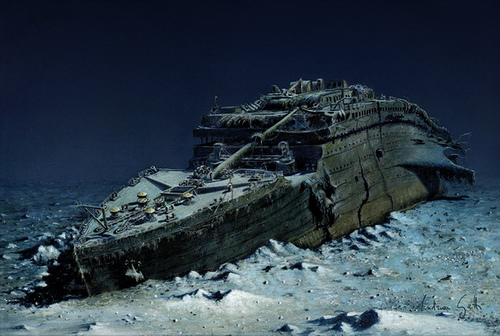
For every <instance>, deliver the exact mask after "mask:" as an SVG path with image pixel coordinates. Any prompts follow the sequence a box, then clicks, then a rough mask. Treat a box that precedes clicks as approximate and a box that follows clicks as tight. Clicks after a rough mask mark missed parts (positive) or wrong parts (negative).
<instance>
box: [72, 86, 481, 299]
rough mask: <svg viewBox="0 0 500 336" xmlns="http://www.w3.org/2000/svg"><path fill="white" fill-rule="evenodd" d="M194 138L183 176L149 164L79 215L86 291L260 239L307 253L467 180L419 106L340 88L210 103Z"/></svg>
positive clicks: (209, 265)
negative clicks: (86, 217) (86, 214)
mask: <svg viewBox="0 0 500 336" xmlns="http://www.w3.org/2000/svg"><path fill="white" fill-rule="evenodd" d="M194 135H195V136H196V137H197V138H199V139H200V143H199V144H198V145H196V146H195V147H194V155H193V158H192V159H191V161H190V167H189V169H188V170H185V171H179V170H168V169H157V168H154V167H152V168H150V169H148V170H146V171H144V172H142V173H141V174H139V176H138V177H136V178H134V179H132V180H131V181H129V185H128V186H127V187H124V188H123V189H121V190H119V191H116V192H115V193H113V194H112V195H111V196H110V197H109V198H108V199H106V200H105V201H104V202H103V203H102V204H101V205H100V207H99V208H98V209H95V207H90V206H89V207H86V209H87V211H89V212H92V211H94V212H92V216H91V217H90V218H89V220H88V221H87V222H86V223H85V224H84V225H83V227H82V229H81V237H80V240H79V242H78V243H77V244H76V245H75V257H76V259H77V261H78V264H79V267H80V271H81V274H82V277H83V279H84V281H85V283H86V285H87V289H88V292H89V294H90V295H94V294H97V293H100V292H103V291H107V290H114V289H119V288H123V287H126V286H130V285H134V284H136V283H138V282H140V281H143V280H144V279H151V278H169V277H174V276H178V275H182V274H185V273H187V272H189V271H190V270H196V271H198V272H203V271H208V270H214V269H216V268H217V267H218V266H219V265H220V264H222V263H224V262H231V261H235V260H237V259H239V258H242V257H245V256H247V255H249V254H251V253H252V252H253V251H254V250H255V249H256V248H258V247H259V246H261V245H263V244H265V243H266V242H267V241H268V240H269V239H275V240H282V241H289V242H292V243H294V244H296V245H298V246H300V247H309V248H314V247H317V246H319V245H320V244H322V243H323V242H325V241H327V240H330V239H334V238H338V237H340V236H342V235H345V234H348V233H349V232H352V231H353V230H355V229H357V228H360V227H364V226H368V225H373V224H375V223H378V222H381V221H383V220H384V219H385V217H386V216H387V214H388V213H390V212H391V211H395V210H401V209H405V208H408V207H412V206H414V205H416V204H418V203H420V202H425V201H428V200H432V199H434V198H437V197H440V196H442V195H443V194H444V192H445V190H444V187H443V182H444V181H447V180H459V181H461V180H465V181H468V182H469V183H472V181H473V178H474V174H473V172H472V171H471V170H469V169H466V168H464V167H461V166H459V165H457V164H456V162H455V159H456V156H457V155H456V154H463V152H464V151H463V149H462V148H461V147H460V145H459V144H458V143H456V142H454V141H453V140H452V139H451V136H450V135H449V133H448V132H447V130H446V129H444V128H442V127H439V126H438V125H436V124H435V122H434V121H432V119H430V118H429V116H428V115H427V113H426V112H425V111H424V110H422V109H421V108H420V107H418V106H417V105H416V104H413V103H410V102H408V101H406V100H403V99H398V98H393V97H390V98H386V97H375V94H374V92H373V90H371V89H369V88H367V87H365V86H362V85H351V86H348V85H347V83H346V82H345V81H343V80H339V81H324V80H322V79H318V80H316V81H308V80H299V81H296V82H292V83H291V85H290V88H288V89H279V88H278V87H276V86H273V90H272V92H271V93H269V94H267V95H264V96H261V97H260V98H259V99H258V100H256V101H255V102H253V103H250V104H244V105H239V106H232V107H219V106H217V105H216V106H214V107H213V108H212V110H211V111H210V113H208V114H206V115H204V116H203V117H202V123H201V125H200V126H199V127H198V128H197V129H195V130H194ZM445 150H446V151H447V155H448V156H447V155H445V154H444V153H445Z"/></svg>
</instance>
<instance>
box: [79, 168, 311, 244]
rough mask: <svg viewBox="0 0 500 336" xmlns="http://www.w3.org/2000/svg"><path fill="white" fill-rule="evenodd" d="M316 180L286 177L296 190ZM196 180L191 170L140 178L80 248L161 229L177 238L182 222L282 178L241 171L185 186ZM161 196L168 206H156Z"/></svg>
mask: <svg viewBox="0 0 500 336" xmlns="http://www.w3.org/2000/svg"><path fill="white" fill-rule="evenodd" d="M311 175H312V174H297V175H294V176H288V177H286V178H287V180H289V181H290V182H291V183H292V184H295V185H296V184H299V183H301V182H303V181H305V180H307V179H308V178H310V177H311ZM191 176H192V172H191V171H186V170H167V169H161V170H159V171H157V172H156V173H154V174H151V175H148V176H144V177H142V178H140V180H139V181H138V183H137V184H135V185H134V186H127V187H124V188H123V189H121V190H119V191H118V192H116V193H115V194H114V195H113V197H111V198H108V200H107V201H105V202H104V203H103V204H102V205H101V206H102V208H103V209H104V211H102V210H101V211H98V214H97V215H96V216H95V217H94V218H90V219H89V220H88V221H87V222H86V223H85V225H84V227H83V228H82V235H81V237H82V239H81V240H80V242H81V244H80V246H81V247H84V246H85V247H90V246H92V245H95V244H101V243H105V242H106V241H109V240H116V239H121V238H124V237H128V236H131V235H136V234H138V233H141V232H145V231H150V230H155V229H157V228H159V227H164V228H165V229H167V230H168V231H170V232H171V233H175V232H177V231H182V230H183V229H185V228H183V227H181V226H180V225H179V224H178V223H179V222H180V221H181V220H182V219H185V218H187V217H189V216H191V215H193V214H196V213H197V212H200V211H205V210H207V209H210V210H212V211H213V212H217V210H218V208H219V206H221V205H222V204H224V203H226V202H229V201H231V200H233V199H237V198H240V197H244V196H245V195H246V194H249V193H250V192H251V191H252V190H253V189H255V188H259V187H262V186H264V185H267V184H271V183H273V182H275V181H276V180H277V179H278V178H279V177H280V176H281V175H280V174H279V173H277V172H270V171H266V170H255V169H239V170H236V171H235V172H234V175H233V176H232V178H231V179H223V180H211V181H210V180H207V181H204V185H203V186H198V187H193V186H189V185H185V183H183V182H184V181H186V180H188V179H189V178H190V177H191ZM139 193H145V194H147V203H139V202H138V194H139ZM160 197H163V198H164V199H165V201H164V202H163V203H156V202H155V200H156V199H158V198H160ZM113 208H114V209H119V212H118V214H117V215H114V216H113V214H112V213H111V210H112V209H113ZM148 208H153V209H155V212H154V213H153V214H150V215H148V214H147V211H146V209H148ZM115 211H116V210H115ZM103 212H104V214H105V219H104V216H103V215H102V213H103Z"/></svg>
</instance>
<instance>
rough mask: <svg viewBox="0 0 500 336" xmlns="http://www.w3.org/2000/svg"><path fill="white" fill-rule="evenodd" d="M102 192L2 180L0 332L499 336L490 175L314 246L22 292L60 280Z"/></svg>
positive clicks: (498, 225)
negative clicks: (101, 286)
mask: <svg viewBox="0 0 500 336" xmlns="http://www.w3.org/2000/svg"><path fill="white" fill-rule="evenodd" d="M112 189H113V185H112V184H109V185H106V184H105V185H103V184H101V185H100V186H99V187H97V186H96V185H71V186H69V185H24V186H19V185H16V186H12V185H9V186H3V187H1V194H0V225H1V226H0V228H1V229H0V233H1V238H0V272H1V275H0V279H1V281H0V289H1V293H0V298H1V303H0V322H1V323H0V334H2V335H70V334H77V335H178V334H187V335H196V334H215V335H227V334H236V335H241V334H246V335H262V334H293V335H330V334H341V335H491V334H500V314H499V308H500V307H499V306H500V179H498V178H494V179H483V180H481V179H479V181H478V182H477V183H476V185H475V186H474V187H464V186H462V187H460V188H453V189H451V190H450V193H449V194H450V196H461V195H465V196H467V197H464V198H457V199H454V200H439V201H434V202H429V203H426V204H421V205H419V206H417V207H416V208H414V209H411V210H408V211H405V212H394V213H392V214H391V216H390V218H389V219H388V221H387V222H386V223H384V224H380V225H376V226H373V227H369V228H366V229H361V230H358V231H355V232H353V233H352V234H351V235H349V236H348V237H344V238H343V239H341V240H338V241H334V242H329V243H326V244H324V245H322V246H321V247H320V248H318V249H317V250H308V249H300V248H297V247H295V246H293V245H292V244H289V243H282V242H277V241H270V242H269V243H268V244H267V245H266V246H263V247H261V248H259V249H258V250H257V251H256V252H255V253H254V254H253V255H252V256H250V257H248V258H246V259H244V260H241V261H239V262H237V263H232V264H224V265H221V267H220V268H219V269H218V270H217V271H215V272H208V273H205V274H199V273H197V272H196V271H194V270H193V271H192V272H191V273H189V274H188V275H187V276H185V277H182V278H180V277H179V278H175V279H173V280H168V281H167V280H164V281H160V280H149V281H146V282H144V283H142V284H140V285H138V286H136V287H133V288H129V289H125V290H122V291H115V292H110V293H104V294H101V295H99V296H95V297H83V296H82V295H79V294H75V293H72V294H71V295H70V294H68V295H65V293H59V294H60V295H59V296H57V298H55V299H54V298H52V300H49V299H47V300H46V301H43V300H44V298H43V297H42V296H36V295H33V293H37V292H38V291H41V292H43V291H44V290H45V291H46V292H47V291H48V289H50V291H51V292H57V290H58V288H50V287H51V286H52V287H54V282H53V281H49V280H48V279H49V278H50V277H51V276H52V277H54V274H50V272H51V271H52V270H53V269H54V265H56V266H57V265H59V266H61V263H64V262H65V261H64V259H63V258H61V257H62V256H63V255H64V254H65V253H64V251H67V250H68V249H69V247H70V246H71V245H70V242H71V239H73V237H74V236H75V234H76V231H77V227H78V224H79V222H80V221H81V220H82V217H81V215H80V214H79V212H78V211H77V210H76V209H75V207H74V205H75V204H76V202H77V201H82V202H83V203H92V204H97V203H99V202H100V200H101V199H102V198H104V197H105V196H106V195H107V193H108V192H109V191H110V190H112ZM62 266H64V265H62ZM55 276H56V277H57V276H58V275H57V274H55ZM65 276H66V277H67V274H66V275H65ZM61 279H62V280H61V281H63V282H64V281H65V282H71V281H72V279H70V278H64V277H62V278H61ZM73 280H74V279H73ZM75 281H76V282H78V281H77V280H75ZM64 285H65V284H63V285H61V291H62V290H63V288H66V287H65V286H64ZM27 298H32V299H31V301H30V300H27ZM37 299H39V301H40V302H37V301H36V300H37Z"/></svg>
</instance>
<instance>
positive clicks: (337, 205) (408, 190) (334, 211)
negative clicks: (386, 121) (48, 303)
mask: <svg viewBox="0 0 500 336" xmlns="http://www.w3.org/2000/svg"><path fill="white" fill-rule="evenodd" d="M389 128H390V127H389ZM377 132H378V131H377ZM405 132H408V128H406V129H405ZM370 138H372V139H371V140H370ZM373 138H377V136H376V135H375V134H371V133H370V131H367V132H366V133H365V134H357V135H353V136H352V138H346V139H343V140H342V142H334V141H333V142H332V143H329V144H327V145H325V146H324V148H323V151H324V155H323V158H322V159H321V160H320V163H319V165H318V171H317V172H316V173H310V174H307V176H309V177H310V178H308V179H305V178H304V179H303V181H302V182H300V183H297V182H296V183H290V182H289V180H287V178H286V177H281V178H280V179H279V180H278V181H277V182H275V183H273V184H272V185H271V186H265V187H262V188H261V189H262V190H258V191H255V192H253V193H251V194H249V195H247V196H246V199H245V200H241V199H240V200H235V202H234V204H232V203H231V202H228V203H227V204H223V206H222V207H220V208H218V209H217V211H216V212H214V211H213V210H206V211H205V212H200V213H197V214H196V215H193V216H190V217H188V218H186V219H183V220H181V221H180V222H178V223H177V224H176V225H177V226H179V227H188V228H189V229H188V230H184V231H180V232H178V233H176V234H170V233H168V232H167V231H166V230H163V229H161V228H160V229H157V230H154V231H146V232H143V233H139V234H137V235H133V236H130V237H127V238H124V239H120V240H114V241H111V242H108V243H106V244H102V245H99V246H96V247H87V248H76V249H75V256H76V260H77V261H78V264H79V267H80V272H81V274H82V277H83V279H84V282H85V284H86V286H87V290H88V293H89V295H96V294H99V293H101V292H104V291H110V290H116V289H121V288H125V287H129V286H131V285H135V284H137V283H138V282H141V281H143V280H145V279H168V278H173V277H175V276H182V275H184V274H187V273H188V272H189V271H191V270H194V271H197V272H200V273H201V272H206V271H213V270H216V269H217V268H218V267H219V266H220V265H221V264H223V263H226V262H234V261H236V260H239V259H241V258H244V257H246V256H248V255H250V254H252V253H253V252H254V251H255V250H256V249H257V248H259V247H260V246H262V245H265V244H266V243H267V242H268V241H269V240H270V239H274V240H278V241H287V242H291V243H293V244H295V245H297V246H299V247H303V248H315V247H318V246H319V245H321V244H322V243H324V242H325V241H328V240H331V239H336V238H339V237H341V236H343V235H346V234H349V233H350V232H352V231H354V230H356V229H359V228H361V227H365V226H369V225H373V224H376V223H379V222H382V221H384V220H385V219H386V217H387V215H388V214H389V213H390V212H391V211H395V210H401V209H405V208H409V207H411V206H414V205H416V204H418V203H420V202H424V201H428V200H430V199H433V198H436V197H439V196H440V195H442V194H443V192H444V188H443V187H442V184H443V183H442V182H443V181H442V180H441V178H440V177H439V175H438V174H437V173H436V172H435V171H434V172H432V173H429V172H427V176H426V178H425V179H423V178H422V177H420V176H419V175H418V174H416V173H415V172H414V171H412V170H410V169H408V168H404V167H403V163H404V160H395V159H394V158H393V155H389V154H390V153H386V154H387V157H389V158H390V159H388V160H383V159H384V158H383V156H382V157H379V156H378V155H380V154H378V155H377V151H376V147H378V146H377V141H375V140H374V139H373ZM396 138H397V137H395V136H393V137H392V139H393V140H394V139H396ZM363 139H364V140H363ZM378 141H379V142H381V141H388V140H387V139H379V140H378ZM394 141H395V140H394ZM394 141H393V142H394ZM368 142H370V144H369V145H368V144H367V143H368ZM396 142H397V143H399V147H394V148H393V149H392V150H393V151H396V152H397V151H401V152H405V153H408V151H409V150H410V149H411V146H412V145H411V143H406V142H404V141H402V142H399V141H396ZM350 143H353V144H356V145H352V146H349V144H350ZM367 146H368V147H369V149H368V148H367ZM407 146H410V148H406V147H407ZM340 148H342V149H340ZM345 148H347V149H345ZM386 148H387V147H386ZM436 150H437V148H434V147H432V146H430V147H428V148H419V151H424V152H425V151H427V154H428V155H431V154H432V153H433V151H436ZM393 154H394V153H393ZM407 156H408V155H406V156H405V157H407ZM396 157H397V155H396ZM326 199H328V200H326Z"/></svg>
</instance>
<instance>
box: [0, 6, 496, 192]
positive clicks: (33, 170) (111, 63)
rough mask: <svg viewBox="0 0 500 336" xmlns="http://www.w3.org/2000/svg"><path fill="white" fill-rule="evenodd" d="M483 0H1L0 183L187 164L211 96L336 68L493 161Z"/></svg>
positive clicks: (124, 174) (471, 158)
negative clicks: (424, 115)
mask: <svg viewBox="0 0 500 336" xmlns="http://www.w3.org/2000/svg"><path fill="white" fill-rule="evenodd" d="M496 3H497V2H496V1H467V2H465V1H464V2H459V1H458V2H457V1H306V0H303V1H213V2H212V1H203V2H201V1H200V2H195V1H176V2H173V1H87V0H86V1H14V0H12V1H5V0H3V1H0V113H1V119H0V120H1V126H0V132H1V147H0V160H1V161H0V168H1V169H0V171H1V172H0V181H3V182H8V181H33V180H40V181H56V180H62V181H99V180H122V181H124V182H125V181H126V180H128V179H129V178H130V177H132V176H134V175H135V174H136V173H137V172H138V171H140V170H142V169H145V168H148V167H149V166H151V165H156V166H158V167H169V168H185V167H186V166H187V163H188V160H189V158H190V156H191V150H192V149H191V147H192V145H193V144H194V139H193V137H192V129H193V128H195V127H196V126H197V125H198V123H199V121H200V117H201V115H202V114H204V113H207V112H208V111H209V109H210V108H211V107H212V105H213V98H214V96H215V95H218V97H219V104H220V105H231V104H239V103H247V102H251V101H253V100H255V99H257V98H258V97H259V95H260V94H264V93H267V92H268V91H269V89H270V87H271V85H272V84H277V85H279V86H280V87H288V85H289V82H290V81H292V80H296V79H299V78H304V79H316V78H318V77H323V78H325V79H337V78H343V79H346V80H347V81H348V82H349V83H351V84H354V83H361V84H366V85H368V86H369V87H372V88H374V89H375V92H376V93H377V94H385V95H392V96H396V97H405V98H407V99H409V100H410V101H412V102H415V103H417V104H419V105H420V106H421V107H422V108H424V109H425V110H427V112H428V113H429V114H430V115H431V116H433V117H436V118H438V119H439V120H440V124H441V125H442V126H445V127H446V128H448V130H449V131H450V132H451V133H452V135H453V137H454V138H458V137H459V136H460V135H461V134H463V133H466V132H471V134H472V135H471V137H470V138H467V137H466V138H464V140H466V141H468V145H467V147H469V148H470V151H469V152H468V156H467V158H466V160H465V161H464V163H465V164H466V165H467V166H469V167H472V168H473V169H475V170H476V171H477V174H478V177H481V176H485V175H495V176H496V174H497V171H498V169H499V168H500V164H499V161H500V155H499V154H500V144H499V143H500V141H499V140H500V136H499V133H500V127H499V126H500V117H499V107H500V99H499V97H500V90H499V89H500V85H499V81H500V67H499V60H500V46H499V44H500V43H499V41H500V38H499V33H500V24H499V22H500V10H499V7H498V5H497V4H496Z"/></svg>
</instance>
